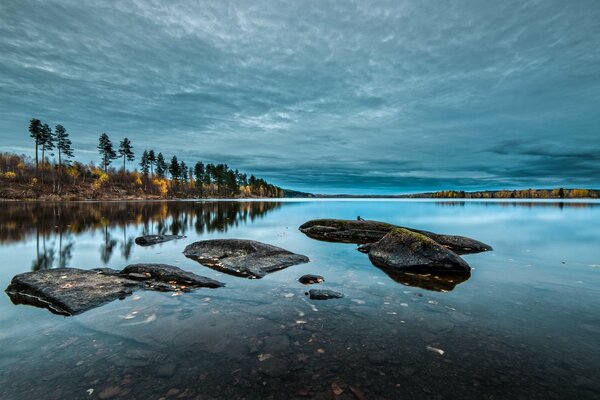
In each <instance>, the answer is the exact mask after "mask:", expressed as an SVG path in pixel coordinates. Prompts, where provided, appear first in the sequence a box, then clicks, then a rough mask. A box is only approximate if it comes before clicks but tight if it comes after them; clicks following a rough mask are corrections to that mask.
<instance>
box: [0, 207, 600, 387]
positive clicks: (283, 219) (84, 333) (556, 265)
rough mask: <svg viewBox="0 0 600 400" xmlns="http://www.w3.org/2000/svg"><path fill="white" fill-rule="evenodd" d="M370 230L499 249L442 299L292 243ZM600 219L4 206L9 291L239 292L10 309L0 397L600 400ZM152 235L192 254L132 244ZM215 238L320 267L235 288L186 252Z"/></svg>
mask: <svg viewBox="0 0 600 400" xmlns="http://www.w3.org/2000/svg"><path fill="white" fill-rule="evenodd" d="M358 215H360V216H362V217H363V218H366V219H374V220H381V221H386V222H390V223H396V224H400V225H405V226H410V227H415V228H419V229H425V230H430V231H434V232H439V233H451V234H461V235H466V236H471V237H473V238H476V239H478V240H481V241H483V242H486V243H489V244H491V245H492V246H493V247H494V251H492V252H487V253H480V254H472V255H466V256H464V257H465V259H466V260H467V261H468V262H469V263H470V265H471V266H472V267H473V271H472V274H471V277H470V278H469V279H467V280H465V281H463V282H458V281H457V282H453V283H452V284H450V285H448V284H445V285H441V286H440V285H432V284H431V282H423V281H422V280H420V279H411V277H410V276H389V275H387V274H386V273H385V272H383V271H381V270H380V269H378V268H377V267H375V266H373V265H372V264H371V263H370V262H369V260H368V257H367V256H366V255H365V254H362V253H360V252H358V251H356V246H355V245H352V244H341V243H326V242H320V241H316V240H313V239H310V238H308V237H306V236H304V235H303V234H302V233H300V232H299V231H298V230H297V228H298V226H299V225H301V224H302V223H303V222H305V221H307V220H309V219H314V218H348V219H355V218H356V217H357V216H358ZM598 221H600V203H594V202H570V203H569V202H567V203H556V202H510V201H502V202H492V201H485V202H483V201H468V202H460V201H457V202H448V201H416V200H415V201H412V200H402V201H398V200H390V201H382V200H368V201H363V200H345V201H307V200H297V201H253V202H225V201H219V202H209V201H204V202H165V203H159V202H152V203H147V202H146V203H144V202H135V203H71V204H37V203H4V204H2V207H1V208H0V259H1V260H2V267H1V268H0V286H2V287H6V286H7V285H8V284H9V282H10V280H11V279H12V277H13V276H14V275H16V274H19V273H22V272H27V271H35V270H42V269H48V268H57V267H61V266H67V267H76V268H86V269H91V268H98V267H111V268H115V269H121V268H123V267H124V266H125V265H127V264H131V263H138V262H160V263H167V264H172V265H176V266H178V267H180V268H183V269H185V270H189V271H193V272H195V273H197V274H200V275H204V276H208V277H211V278H215V279H217V280H220V281H222V282H225V283H226V284H227V286H226V287H225V288H221V289H215V290H212V289H201V290H197V291H195V292H192V293H185V294H183V295H180V296H173V295H172V293H158V292H147V291H138V292H136V293H135V294H134V295H132V296H129V297H127V298H126V299H124V300H121V301H114V302H112V303H109V304H106V305H104V306H102V307H99V308H96V309H93V310H90V311H88V312H86V313H84V314H81V315H77V316H74V317H62V316H57V315H53V314H51V313H50V312H48V311H47V310H45V309H41V308H35V307H31V306H25V305H18V306H17V305H13V304H12V303H11V301H10V299H9V298H8V296H6V295H3V296H0V321H1V322H0V323H1V327H2V328H1V329H0V398H1V399H42V398H43V399H66V398H68V399H71V398H73V399H95V398H99V396H101V397H102V398H109V397H111V396H114V397H112V398H133V399H151V398H156V399H158V398H160V397H165V396H167V395H168V396H169V398H186V399H212V398H219V399H236V398H246V399H263V398H274V399H279V398H285V399H293V398H307V397H308V398H319V399H328V398H338V399H396V398H432V399H471V398H472V399H504V398H506V399H515V398H516V399H521V398H522V399H534V398H535V399H537V398H539V399H548V398H550V399H567V398H578V399H587V398H590V399H592V398H598V396H600V384H598V382H600V375H599V371H600V343H599V337H600V313H599V312H598V305H599V304H600V302H599V300H600V286H599V284H600V275H599V274H600V246H599V244H600V224H598ZM147 233H169V234H180V235H186V236H187V238H185V239H182V240H178V241H173V242H169V243H164V244H161V245H157V246H153V247H140V246H137V245H135V244H134V239H135V237H136V236H139V235H141V234H147ZM209 238H245V239H254V240H259V241H263V242H266V243H270V244H274V245H276V246H281V247H284V248H286V249H288V250H291V251H293V252H296V253H300V254H305V255H307V256H308V257H310V259H311V262H310V263H308V264H302V265H296V266H293V267H290V268H287V269H285V270H282V271H278V272H276V273H273V274H270V275H268V276H267V277H265V278H263V279H260V280H251V279H244V278H240V277H235V276H229V275H224V274H221V273H219V272H217V271H215V270H212V269H209V268H206V267H204V266H202V265H200V264H198V263H196V262H195V261H193V260H190V259H187V258H185V257H184V256H183V254H182V251H183V248H184V247H185V246H186V245H187V244H189V243H192V242H194V241H196V240H202V239H209ZM306 273H313V274H320V275H322V276H324V277H325V280H326V281H325V282H324V283H322V284H320V285H318V286H320V287H322V288H327V289H333V290H336V291H340V292H343V293H344V294H345V296H346V297H345V298H344V299H341V300H329V301H311V300H309V299H308V298H307V296H306V295H305V294H304V293H305V291H306V290H307V287H305V286H303V285H301V284H300V283H298V281H297V279H298V278H299V277H300V276H301V275H303V274H306ZM436 349H437V350H436ZM439 350H442V351H443V354H440V353H441V351H439Z"/></svg>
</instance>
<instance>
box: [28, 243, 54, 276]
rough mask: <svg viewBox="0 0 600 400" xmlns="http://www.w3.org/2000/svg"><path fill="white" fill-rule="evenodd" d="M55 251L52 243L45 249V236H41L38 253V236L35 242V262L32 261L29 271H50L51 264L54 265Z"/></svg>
mask: <svg viewBox="0 0 600 400" xmlns="http://www.w3.org/2000/svg"><path fill="white" fill-rule="evenodd" d="M55 254H56V253H55V250H54V243H52V247H50V248H47V247H46V236H42V250H41V252H40V241H39V235H38V238H37V241H36V258H35V260H33V263H32V264H31V270H32V271H40V270H43V269H50V268H52V264H54V256H55Z"/></svg>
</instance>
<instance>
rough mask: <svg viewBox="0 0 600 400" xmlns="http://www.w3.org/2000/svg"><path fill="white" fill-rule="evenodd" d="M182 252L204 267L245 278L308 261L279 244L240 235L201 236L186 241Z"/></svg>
mask: <svg viewBox="0 0 600 400" xmlns="http://www.w3.org/2000/svg"><path fill="white" fill-rule="evenodd" d="M183 254H184V255H185V256H186V257H188V258H191V259H193V260H196V261H198V262H199V263H200V264H202V265H205V266H207V267H210V268H213V269H216V270H219V271H222V272H225V273H227V274H230V275H236V276H242V277H248V278H262V277H264V276H265V275H266V274H268V273H270V272H273V271H277V270H280V269H283V268H287V267H290V266H292V265H296V264H301V263H306V262H308V261H309V260H308V257H306V256H303V255H300V254H295V253H292V252H290V251H287V250H285V249H282V248H280V247H275V246H271V245H269V244H266V243H261V242H257V241H254V240H244V239H213V240H202V241H199V242H195V243H192V244H190V245H188V246H187V247H186V248H185V250H184V252H183Z"/></svg>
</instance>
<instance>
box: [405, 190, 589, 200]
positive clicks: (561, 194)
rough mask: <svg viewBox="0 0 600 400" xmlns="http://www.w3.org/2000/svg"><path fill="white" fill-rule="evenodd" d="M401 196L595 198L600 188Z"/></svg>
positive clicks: (441, 192) (453, 192)
mask: <svg viewBox="0 0 600 400" xmlns="http://www.w3.org/2000/svg"><path fill="white" fill-rule="evenodd" d="M402 197H409V198H433V199H590V198H591V199H597V198H600V190H594V189H564V188H557V189H520V190H486V191H480V192H465V191H462V190H444V191H440V192H433V193H419V194H411V195H404V196H402Z"/></svg>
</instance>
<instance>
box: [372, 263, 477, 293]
mask: <svg viewBox="0 0 600 400" xmlns="http://www.w3.org/2000/svg"><path fill="white" fill-rule="evenodd" d="M373 265H375V266H376V267H377V268H379V269H380V270H382V271H383V272H385V274H386V275H387V276H389V277H390V278H392V280H394V281H395V282H398V283H400V284H401V285H404V286H413V287H419V288H421V289H425V290H431V291H434V292H450V291H452V290H454V288H455V287H456V285H459V284H461V283H463V282H465V281H467V280H468V279H469V278H470V277H471V273H470V272H461V273H452V274H442V273H434V274H433V273H422V272H414V271H410V270H398V269H390V268H386V267H384V266H381V265H377V264H376V263H373Z"/></svg>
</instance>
